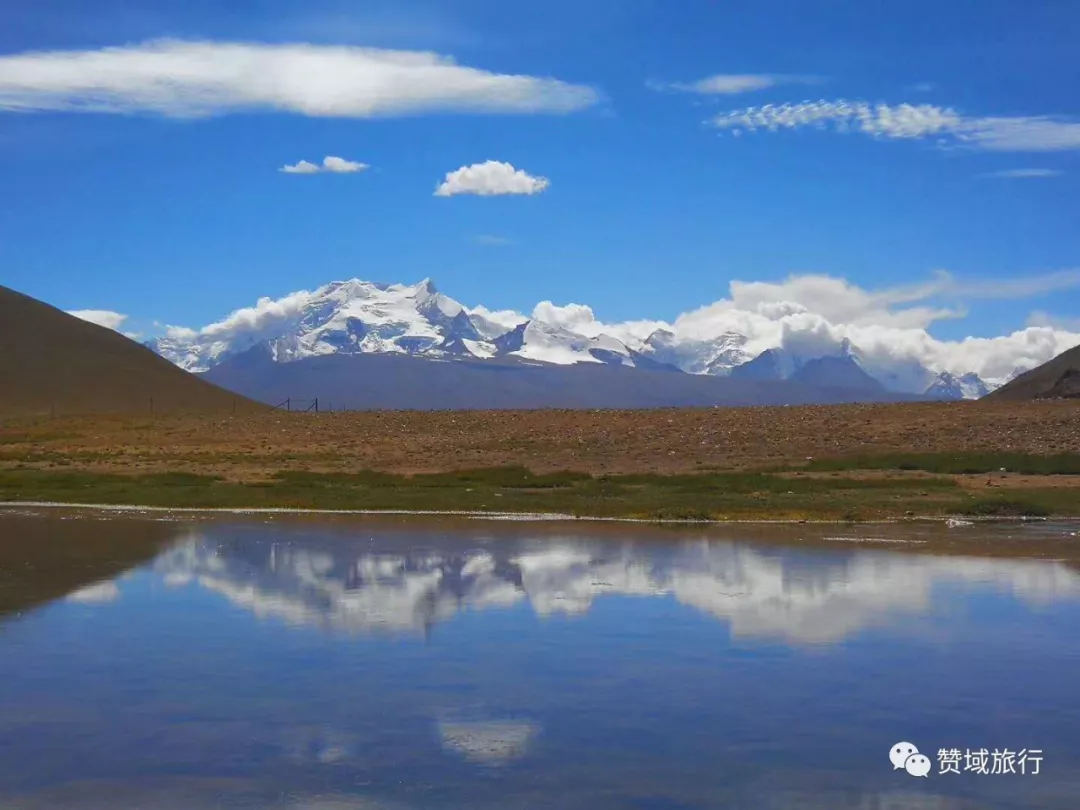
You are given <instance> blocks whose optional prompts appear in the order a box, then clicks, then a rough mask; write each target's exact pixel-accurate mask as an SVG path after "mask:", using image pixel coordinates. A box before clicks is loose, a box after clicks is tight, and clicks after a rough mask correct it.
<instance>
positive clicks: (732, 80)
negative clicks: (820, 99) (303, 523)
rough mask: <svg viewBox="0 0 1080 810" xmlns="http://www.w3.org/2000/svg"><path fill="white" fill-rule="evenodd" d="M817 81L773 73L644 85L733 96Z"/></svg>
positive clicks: (723, 74)
mask: <svg viewBox="0 0 1080 810" xmlns="http://www.w3.org/2000/svg"><path fill="white" fill-rule="evenodd" d="M817 81H818V79H815V78H813V77H811V76H785V75H780V74H775V73H719V74H716V75H714V76H706V77H705V78H704V79H698V80H697V81H694V82H656V81H652V82H647V83H646V84H647V86H648V87H649V88H650V89H652V90H660V91H664V90H675V91H679V92H683V93H698V94H700V95H706V96H735V95H739V94H740V93H752V92H755V91H757V90H766V89H768V88H770V87H776V86H777V85H779V84H793V83H802V84H812V83H815V82H817Z"/></svg>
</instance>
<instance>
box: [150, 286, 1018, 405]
mask: <svg viewBox="0 0 1080 810" xmlns="http://www.w3.org/2000/svg"><path fill="white" fill-rule="evenodd" d="M646 329H647V330H648V331H645V330H646ZM639 330H641V331H639ZM830 335H831V333H829V332H827V331H818V332H815V331H803V332H795V333H791V334H788V333H786V332H783V331H782V330H778V331H777V333H776V335H775V342H774V343H773V344H772V346H771V347H770V346H769V343H768V342H765V343H764V345H762V344H763V340H762V337H761V335H757V336H756V337H755V338H754V339H753V340H751V339H750V338H749V337H747V335H744V334H740V333H739V332H737V331H731V330H728V331H724V332H722V333H720V334H715V335H713V336H710V335H709V334H708V332H705V333H704V335H701V333H700V331H698V332H697V333H696V334H694V333H691V334H687V333H686V332H685V331H684V330H683V329H681V328H680V326H679V324H678V323H676V324H675V325H667V324H658V323H656V322H644V321H643V322H640V323H627V324H618V325H614V326H605V325H604V324H602V323H600V322H599V321H598V320H596V319H595V318H594V316H593V313H592V310H591V309H589V308H588V307H585V306H582V305H571V306H568V307H556V306H554V305H552V304H550V302H547V305H546V306H538V307H537V308H536V309H535V310H534V313H533V317H532V318H530V317H528V316H526V315H522V314H520V313H518V312H515V311H510V310H491V309H487V308H486V307H483V306H477V307H474V308H467V307H464V306H462V305H461V303H459V302H458V301H456V300H454V299H453V298H450V297H449V296H447V295H445V294H443V293H442V292H440V291H439V289H438V287H437V286H436V285H435V283H434V281H432V279H430V278H425V279H423V280H421V281H419V282H417V283H415V284H389V283H381V282H372V281H363V280H361V279H357V278H353V279H348V280H344V281H334V282H331V283H329V284H326V285H324V286H322V287H319V288H318V289H316V290H313V291H301V292H296V293H292V294H290V295H287V296H284V297H282V298H279V299H276V300H275V299H271V298H260V299H259V300H258V302H257V303H256V304H255V305H254V306H252V307H247V308H244V309H239V310H237V311H235V312H233V313H232V314H231V315H229V316H228V317H226V318H224V319H223V320H221V321H220V322H218V323H215V324H212V325H210V326H207V327H204V328H203V329H199V330H195V329H183V328H169V329H168V330H167V331H166V334H165V335H164V336H162V337H159V338H157V339H156V340H153V341H151V342H150V343H148V344H147V345H148V346H149V347H150V348H151V349H153V350H154V351H156V352H157V353H158V354H160V355H162V356H164V357H165V358H167V359H169V360H171V361H172V362H174V363H176V364H177V365H179V366H181V367H182V368H185V369H188V370H189V371H207V370H209V369H211V368H213V367H214V366H216V365H218V364H219V363H221V362H223V361H224V360H226V359H228V358H230V357H234V356H237V355H240V354H243V353H245V352H248V351H250V350H252V349H253V348H254V347H257V346H261V347H264V349H265V351H266V352H267V353H268V355H269V356H270V357H272V358H273V359H274V360H275V361H276V362H279V363H288V362H293V361H298V360H304V359H306V358H309V357H315V356H320V355H329V354H346V355H352V354H404V355H409V356H415V357H427V358H432V359H464V360H470V359H472V360H485V359H489V358H497V357H503V358H508V359H516V360H519V361H522V362H532V363H550V364H557V365H570V364H577V363H588V364H607V365H618V366H633V367H641V368H654V369H669V370H677V371H682V372H686V373H690V374H702V375H711V376H731V377H734V378H738V379H757V380H791V379H796V378H797V379H798V380H800V381H805V382H811V383H820V384H829V385H833V386H843V387H847V388H853V387H859V388H868V389H869V388H871V387H873V386H874V385H875V384H878V383H880V384H881V385H883V386H884V387H885V388H886V389H887V390H891V391H895V392H903V393H916V394H922V393H924V392H926V393H927V394H928V395H930V396H934V397H938V398H944V399H974V398H977V397H979V396H983V395H984V394H985V393H987V391H988V390H990V389H991V388H993V387H995V386H996V384H997V383H999V382H1002V381H999V380H997V379H993V380H990V381H989V383H990V384H989V385H988V384H987V382H985V381H984V380H982V379H980V378H979V377H978V375H975V374H963V375H959V376H954V375H953V374H940V375H936V376H935V373H934V372H932V371H930V370H929V369H928V368H927V366H926V365H924V364H923V362H920V360H919V359H915V358H902V359H900V360H896V359H890V358H888V357H885V358H884V359H883V352H882V351H881V349H880V347H873V346H869V347H863V346H857V345H855V344H854V343H853V342H852V340H850V339H849V338H846V337H844V338H842V339H840V340H836V339H834V338H832V337H831V336H830ZM770 340H772V338H770ZM751 346H752V347H753V350H751V349H750V348H748V347H751ZM864 348H866V349H868V352H867V353H864V352H863V351H862V349H864ZM762 349H764V351H762Z"/></svg>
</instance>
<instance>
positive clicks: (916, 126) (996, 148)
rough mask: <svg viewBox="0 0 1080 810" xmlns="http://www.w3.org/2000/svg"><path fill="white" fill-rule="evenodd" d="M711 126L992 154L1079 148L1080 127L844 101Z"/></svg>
mask: <svg viewBox="0 0 1080 810" xmlns="http://www.w3.org/2000/svg"><path fill="white" fill-rule="evenodd" d="M710 123H711V124H712V125H713V126H714V127H716V128H717V129H721V130H725V131H731V132H733V133H741V132H743V131H748V132H756V131H758V130H762V129H764V130H768V131H770V132H776V131H777V130H780V129H802V128H805V127H814V128H816V129H829V128H831V129H833V130H834V131H837V132H858V133H862V134H864V135H870V136H872V137H875V138H883V139H907V140H921V139H924V138H930V137H934V138H937V139H938V140H939V141H941V142H943V143H945V144H953V145H961V146H967V147H969V148H972V149H980V150H984V151H991V152H1054V151H1066V150H1072V149H1080V123H1075V122H1072V121H1067V120H1062V119H1059V118H1054V117H1051V116H1035V117H1002V116H998V117H983V118H973V117H967V116H964V115H961V114H960V113H959V112H957V111H956V110H954V109H952V108H949V107H939V106H936V105H933V104H896V105H889V104H870V103H868V102H866V101H843V100H839V101H826V100H821V101H804V102H800V103H798V104H765V105H762V106H760V107H747V108H745V109H742V110H734V111H731V112H726V113H721V114H720V115H717V116H715V117H714V118H713V119H712V120H711V121H710Z"/></svg>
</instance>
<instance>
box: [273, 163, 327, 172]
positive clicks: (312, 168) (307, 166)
mask: <svg viewBox="0 0 1080 810" xmlns="http://www.w3.org/2000/svg"><path fill="white" fill-rule="evenodd" d="M278 171H281V172H285V174H318V173H319V172H321V171H322V169H320V168H319V167H318V166H316V165H315V164H314V163H309V162H308V161H306V160H301V161H300V162H299V163H294V164H293V165H291V166H290V165H285V166H282V167H281V168H280V169H278Z"/></svg>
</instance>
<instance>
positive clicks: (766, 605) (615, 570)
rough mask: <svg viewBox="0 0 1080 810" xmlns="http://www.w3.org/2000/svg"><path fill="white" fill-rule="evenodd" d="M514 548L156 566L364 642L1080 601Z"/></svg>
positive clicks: (769, 634)
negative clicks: (616, 618) (668, 613)
mask: <svg viewBox="0 0 1080 810" xmlns="http://www.w3.org/2000/svg"><path fill="white" fill-rule="evenodd" d="M543 544H544V545H542V546H541V545H538V544H533V545H526V546H524V547H518V548H507V549H505V550H497V551H491V550H485V551H455V552H448V553H433V552H430V551H425V552H422V553H417V554H408V555H400V554H398V555H395V554H375V553H358V552H357V551H356V550H355V549H354V548H350V547H349V545H347V544H345V545H342V544H340V543H337V544H335V542H333V541H330V542H326V543H323V544H320V545H318V547H316V548H305V547H298V546H294V545H289V544H287V543H267V542H257V543H234V544H230V543H224V544H213V543H206V542H203V541H201V539H200V538H198V537H197V536H196V537H192V538H191V539H189V540H188V541H187V542H185V543H183V544H182V545H180V546H179V547H178V548H176V549H175V550H173V551H172V552H170V553H169V554H167V555H165V556H164V557H163V558H161V559H160V560H159V561H158V563H157V564H156V566H155V569H156V570H157V571H158V573H159V574H160V575H161V576H162V577H163V578H164V581H165V583H166V584H168V585H170V586H174V587H176V586H183V585H187V584H189V583H197V584H198V586H199V587H201V588H204V589H206V590H209V591H213V592H215V593H218V594H220V595H221V596H223V597H225V598H226V599H228V600H229V601H230V602H231V603H232V604H234V605H236V606H239V607H242V608H244V609H247V610H250V611H251V612H252V613H254V614H255V615H256V616H258V617H260V618H267V619H277V620H280V621H284V622H287V623H289V624H294V625H310V626H317V627H323V628H329V629H333V630H341V631H352V632H361V633H363V632H380V631H382V632H387V631H389V632H407V631H417V630H423V629H425V628H427V627H430V626H432V625H434V624H436V623H439V622H443V621H446V620H448V619H450V618H451V617H453V616H454V615H456V614H458V613H459V612H461V611H463V610H494V609H500V608H506V607H509V606H513V605H516V604H518V603H527V604H528V605H529V607H530V608H531V609H532V610H533V611H535V612H536V613H537V614H539V615H540V616H550V615H553V614H584V613H586V612H588V611H589V610H590V609H591V608H592V607H593V605H594V604H595V603H596V602H597V601H598V600H602V599H604V598H605V597H607V596H616V595H618V596H631V597H641V598H650V597H652V598H655V597H670V598H673V599H675V600H676V601H678V602H679V603H681V604H684V605H687V606H689V607H692V608H694V609H696V610H698V611H700V612H701V613H703V614H704V615H707V616H712V617H715V618H716V619H718V620H720V621H724V622H726V623H728V624H729V625H730V628H731V632H732V634H733V635H735V636H740V637H761V638H779V639H788V640H790V641H794V642H835V641H839V640H842V639H844V638H846V637H848V636H849V635H851V634H852V633H857V632H858V631H859V630H860V629H862V628H864V627H867V626H872V625H875V624H879V623H882V622H888V621H890V619H892V618H894V617H896V616H898V615H904V614H918V613H923V612H925V611H927V610H928V609H929V608H930V606H931V601H932V594H933V590H934V588H935V587H936V586H943V585H944V586H947V585H949V584H958V585H965V586H969V587H971V586H984V587H987V588H992V589H996V590H998V591H1001V592H1005V593H1010V594H1012V595H1014V596H1015V597H1017V598H1018V599H1020V600H1023V601H1024V602H1026V603H1029V604H1032V605H1038V604H1040V603H1047V602H1053V601H1055V600H1058V599H1073V598H1080V573H1078V572H1077V571H1076V570H1074V569H1072V568H1069V567H1068V566H1066V565H1064V564H1061V563H1056V562H1046V561H1041V560H1008V559H992V558H973V557H938V556H930V555H915V554H896V553H888V552H881V551H861V550H860V551H855V552H852V553H843V554H841V553H835V552H834V553H831V554H826V555H821V557H820V558H817V557H814V556H813V555H807V554H805V553H803V554H799V553H789V554H786V555H785V554H784V553H779V552H775V551H767V550H763V549H761V548H760V547H754V546H748V545H743V544H734V543H727V542H713V543H695V544H688V545H679V546H676V547H674V548H669V549H665V548H662V547H661V548H658V547H656V546H649V547H633V546H615V547H613V548H612V547H606V546H603V545H597V544H595V543H592V544H590V543H589V542H587V541H586V540H583V539H582V538H577V539H576V541H575V539H574V538H569V537H568V538H563V539H561V540H560V539H545V540H544V541H543Z"/></svg>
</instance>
